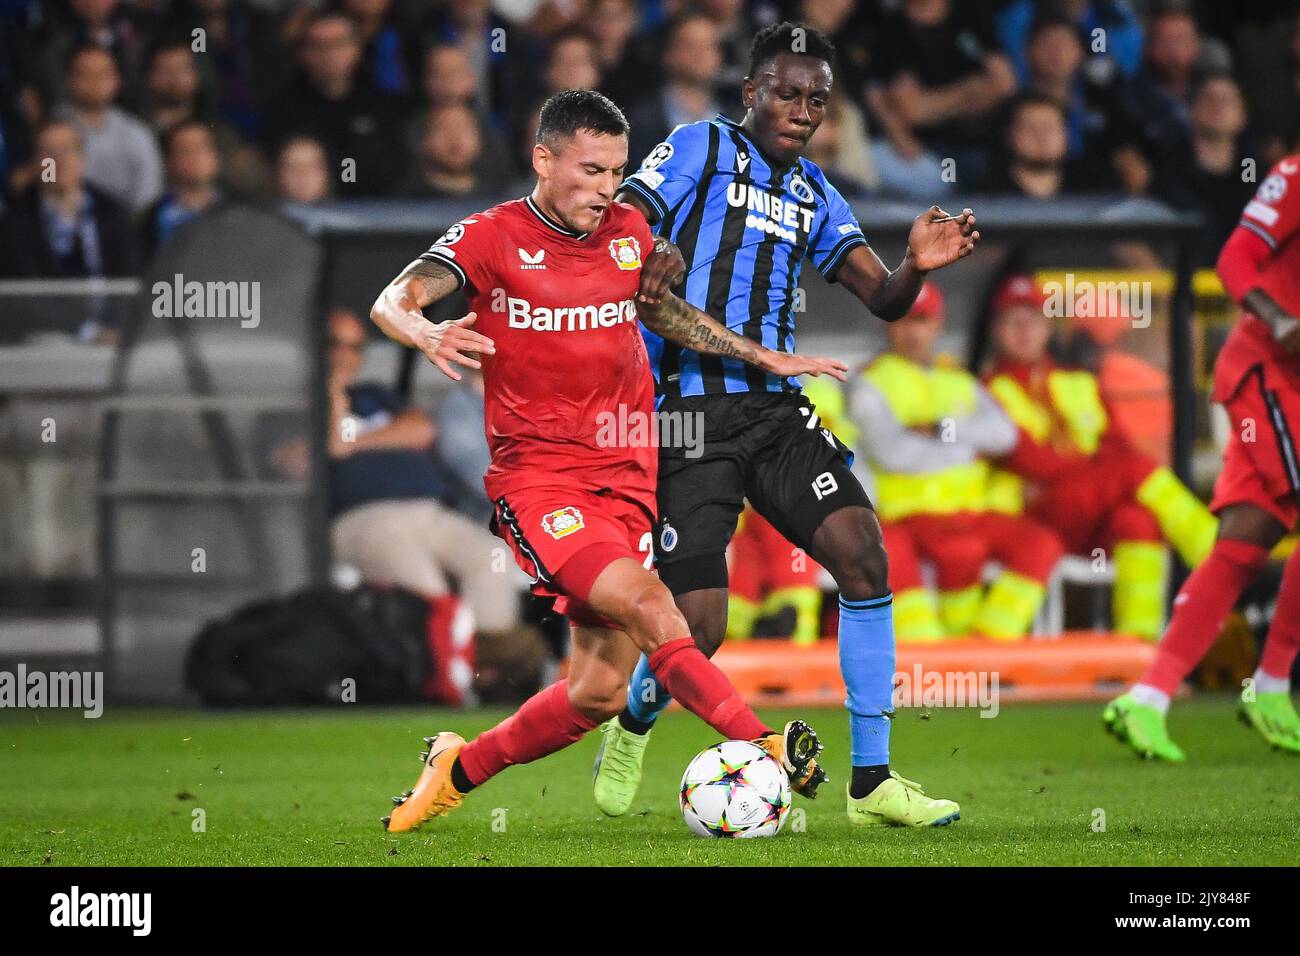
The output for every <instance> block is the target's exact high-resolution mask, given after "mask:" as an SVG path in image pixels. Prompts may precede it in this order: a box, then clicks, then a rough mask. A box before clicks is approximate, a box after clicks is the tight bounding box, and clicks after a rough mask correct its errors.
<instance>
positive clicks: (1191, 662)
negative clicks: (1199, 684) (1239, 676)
mask: <svg viewBox="0 0 1300 956" xmlns="http://www.w3.org/2000/svg"><path fill="white" fill-rule="evenodd" d="M1267 560H1268V549H1267V548H1261V547H1260V546H1259V545H1257V544H1247V543H1246V542H1245V541H1233V540H1230V539H1222V540H1219V541H1216V542H1214V549H1213V550H1212V551H1211V552H1210V554H1209V557H1207V558H1206V559H1205V560H1204V561H1203V562H1202V563H1201V565H1200V567H1198V568H1197V569H1196V570H1195V571H1193V572H1192V573H1191V575H1190V576H1189V577H1188V578H1187V580H1186V582H1184V584H1183V587H1182V590H1180V591H1179V592H1178V597H1176V598H1174V614H1173V619H1172V620H1170V622H1169V630H1167V631H1165V636H1164V638H1163V639H1162V640H1161V641H1160V647H1159V648H1158V649H1157V651H1156V659H1155V660H1154V661H1152V662H1151V666H1150V667H1148V668H1147V672H1146V673H1145V674H1143V675H1142V680H1141V681H1139V683H1142V684H1146V685H1147V686H1148V687H1155V688H1157V689H1158V690H1162V691H1164V692H1165V693H1166V694H1169V695H1170V696H1171V697H1172V696H1173V694H1174V692H1175V691H1177V690H1178V685H1179V684H1181V683H1182V682H1183V681H1184V680H1185V679H1186V678H1187V675H1188V674H1190V673H1191V672H1192V668H1194V667H1195V666H1196V665H1197V664H1198V663H1200V660H1201V658H1202V657H1204V656H1205V654H1206V652H1208V651H1209V649H1210V648H1211V647H1212V646H1213V644H1214V641H1215V639H1216V638H1217V637H1218V636H1219V632H1220V631H1221V630H1223V622H1224V620H1225V619H1226V618H1227V617H1228V612H1229V611H1231V610H1232V606H1233V605H1234V604H1236V603H1237V598H1239V597H1241V592H1242V591H1244V590H1245V589H1246V585H1248V584H1250V582H1251V581H1253V580H1254V578H1255V575H1256V574H1258V573H1259V571H1260V568H1262V567H1263V566H1264V562H1266V561H1267Z"/></svg>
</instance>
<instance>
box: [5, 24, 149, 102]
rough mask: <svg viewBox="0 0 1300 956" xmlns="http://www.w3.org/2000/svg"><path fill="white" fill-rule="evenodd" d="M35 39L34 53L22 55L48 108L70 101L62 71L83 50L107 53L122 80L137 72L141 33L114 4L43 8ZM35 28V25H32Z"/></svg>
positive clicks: (142, 34) (25, 51)
mask: <svg viewBox="0 0 1300 956" xmlns="http://www.w3.org/2000/svg"><path fill="white" fill-rule="evenodd" d="M43 6H44V7H45V16H44V17H43V18H42V20H43V22H40V21H38V22H40V25H39V27H38V28H37V30H36V32H35V36H34V37H33V39H36V40H37V43H36V46H35V49H34V50H32V49H28V50H24V51H20V55H22V54H24V53H25V54H27V55H29V56H31V57H32V59H33V60H34V62H33V64H32V70H33V71H34V73H35V78H36V81H37V83H38V85H39V87H40V91H41V94H42V96H43V97H44V98H45V102H46V104H51V103H59V102H62V101H63V100H64V99H66V98H67V96H68V90H67V86H66V81H67V72H66V66H67V63H68V59H69V58H70V57H71V56H72V54H73V53H74V52H75V51H76V50H78V49H80V48H81V47H85V46H94V47H99V48H100V49H102V50H106V51H108V53H109V55H110V56H111V57H112V58H113V61H114V62H115V63H116V64H117V67H118V71H119V73H120V74H122V75H125V76H126V77H127V79H128V80H130V81H134V79H135V77H136V71H137V69H138V68H139V65H140V64H139V60H140V54H141V47H142V44H143V39H144V35H145V32H144V31H143V30H141V29H140V28H139V27H138V26H137V25H136V23H135V22H134V20H133V18H132V16H131V14H130V13H129V12H128V8H127V7H126V5H124V4H121V3H119V2H118V0H68V2H67V3H60V4H53V3H45V4H43ZM33 25H34V26H35V24H33Z"/></svg>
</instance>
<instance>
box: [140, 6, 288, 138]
mask: <svg viewBox="0 0 1300 956" xmlns="http://www.w3.org/2000/svg"><path fill="white" fill-rule="evenodd" d="M160 33H162V34H164V35H167V36H183V37H186V38H188V39H189V40H190V42H191V43H192V44H201V46H194V47H193V49H194V51H195V52H196V53H201V54H202V57H201V59H200V60H199V65H200V69H201V70H202V71H203V74H204V86H205V88H209V89H213V90H215V91H216V104H215V106H216V108H217V110H218V115H219V116H220V117H221V118H222V119H224V120H225V121H226V122H228V123H230V124H231V125H232V126H233V127H235V129H237V130H239V132H240V134H241V135H243V136H245V137H248V138H250V139H253V138H256V137H257V136H258V134H259V132H260V131H261V130H260V126H261V120H262V112H261V101H262V100H264V99H268V98H270V96H271V95H273V93H274V92H275V91H277V90H279V89H280V88H281V87H283V86H284V84H285V83H286V82H287V81H288V78H289V76H288V74H289V70H290V68H291V67H292V65H293V59H292V57H290V56H287V55H286V53H285V43H284V42H283V38H282V37H281V35H280V34H279V32H278V31H277V30H275V29H274V28H273V24H272V21H271V15H270V14H268V13H264V12H262V11H261V10H259V8H258V6H257V5H256V4H253V3H245V2H240V0H175V3H174V6H173V8H172V13H171V16H170V17H168V19H167V20H166V22H165V26H164V28H163V30H162V31H160Z"/></svg>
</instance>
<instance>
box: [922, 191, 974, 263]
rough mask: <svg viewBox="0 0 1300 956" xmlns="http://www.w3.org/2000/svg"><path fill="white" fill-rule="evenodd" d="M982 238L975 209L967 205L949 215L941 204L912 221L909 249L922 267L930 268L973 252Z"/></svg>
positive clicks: (954, 260)
mask: <svg viewBox="0 0 1300 956" xmlns="http://www.w3.org/2000/svg"><path fill="white" fill-rule="evenodd" d="M979 239H980V234H979V231H978V230H977V229H976V228H975V213H973V212H971V211H970V210H969V209H963V210H962V211H961V215H959V216H949V215H948V214H947V213H946V212H944V211H943V210H942V209H940V208H939V207H938V206H931V207H930V208H929V209H927V210H926V211H925V212H923V213H921V215H919V216H917V217H916V219H915V220H914V221H913V222H912V231H911V232H910V233H909V234H908V236H907V251H908V252H910V253H911V254H912V258H913V259H914V260H915V262H916V267H917V268H918V269H920V270H921V271H923V272H929V271H930V270H931V269H939V268H942V267H943V266H946V265H948V264H949V263H952V262H956V261H957V260H958V259H961V258H963V257H965V256H968V255H970V254H971V253H972V252H974V251H975V243H977V242H979Z"/></svg>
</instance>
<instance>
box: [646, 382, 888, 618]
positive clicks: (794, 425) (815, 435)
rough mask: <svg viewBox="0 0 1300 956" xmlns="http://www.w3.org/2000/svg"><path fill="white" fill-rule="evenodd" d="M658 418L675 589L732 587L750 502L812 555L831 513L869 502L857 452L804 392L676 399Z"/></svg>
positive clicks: (661, 550)
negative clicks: (731, 569)
mask: <svg viewBox="0 0 1300 956" xmlns="http://www.w3.org/2000/svg"><path fill="white" fill-rule="evenodd" d="M659 414H660V416H661V419H660V436H661V440H662V441H663V443H662V444H661V446H660V449H659V492H658V498H659V523H660V524H659V534H658V540H657V541H656V542H655V545H656V547H655V557H656V563H657V566H658V568H659V576H660V577H661V578H662V579H663V581H664V583H665V584H667V585H668V587H669V589H671V590H672V592H673V593H674V594H682V593H684V592H686V591H695V590H699V589H702V588H725V587H726V586H727V563H726V551H727V544H728V542H730V541H731V536H732V534H733V533H734V532H735V530H736V520H737V519H738V518H739V517H740V512H741V509H742V507H743V506H744V500H745V499H746V498H748V499H749V502H750V504H752V505H753V506H754V509H755V510H756V511H758V513H759V514H761V515H762V516H763V517H764V518H766V519H767V520H768V521H770V522H771V523H772V525H773V527H775V528H776V529H777V530H778V531H780V532H781V534H783V535H785V537H786V538H788V539H789V540H790V541H791V542H792V543H794V544H795V545H796V546H797V547H800V548H803V549H804V550H805V551H807V550H808V549H809V546H810V545H811V544H812V537H813V532H815V531H816V530H817V529H818V528H819V527H820V526H821V523H822V521H824V520H825V518H826V516H827V515H829V514H831V513H832V512H834V511H838V510H839V509H840V508H845V507H848V506H851V505H862V506H864V507H867V508H870V507H871V500H870V499H869V498H868V497H867V493H866V492H865V491H864V490H863V488H862V485H861V484H860V483H859V482H858V480H857V478H855V477H854V476H853V472H852V471H850V469H849V466H850V464H851V463H852V461H853V455H852V453H851V452H850V451H849V450H848V448H846V447H845V446H844V444H843V443H842V442H841V441H840V440H839V439H838V438H836V437H835V436H834V435H833V434H832V433H831V431H830V430H829V429H827V428H826V427H825V426H824V425H823V424H822V423H821V420H820V419H819V418H818V417H817V415H816V412H815V411H814V409H813V405H812V403H811V402H809V401H808V399H807V398H805V397H804V396H803V395H802V394H799V393H779V392H742V393H737V394H734V395H706V396H696V397H691V398H672V397H669V398H665V399H664V400H663V403H662V404H661V405H660V407H659ZM664 416H667V417H666V418H665V417H664ZM678 416H680V418H679V417H678ZM666 436H674V438H676V437H681V439H682V440H671V441H670V440H667V437H666ZM701 438H702V441H699V440H698V439H701ZM693 439H695V440H693Z"/></svg>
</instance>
